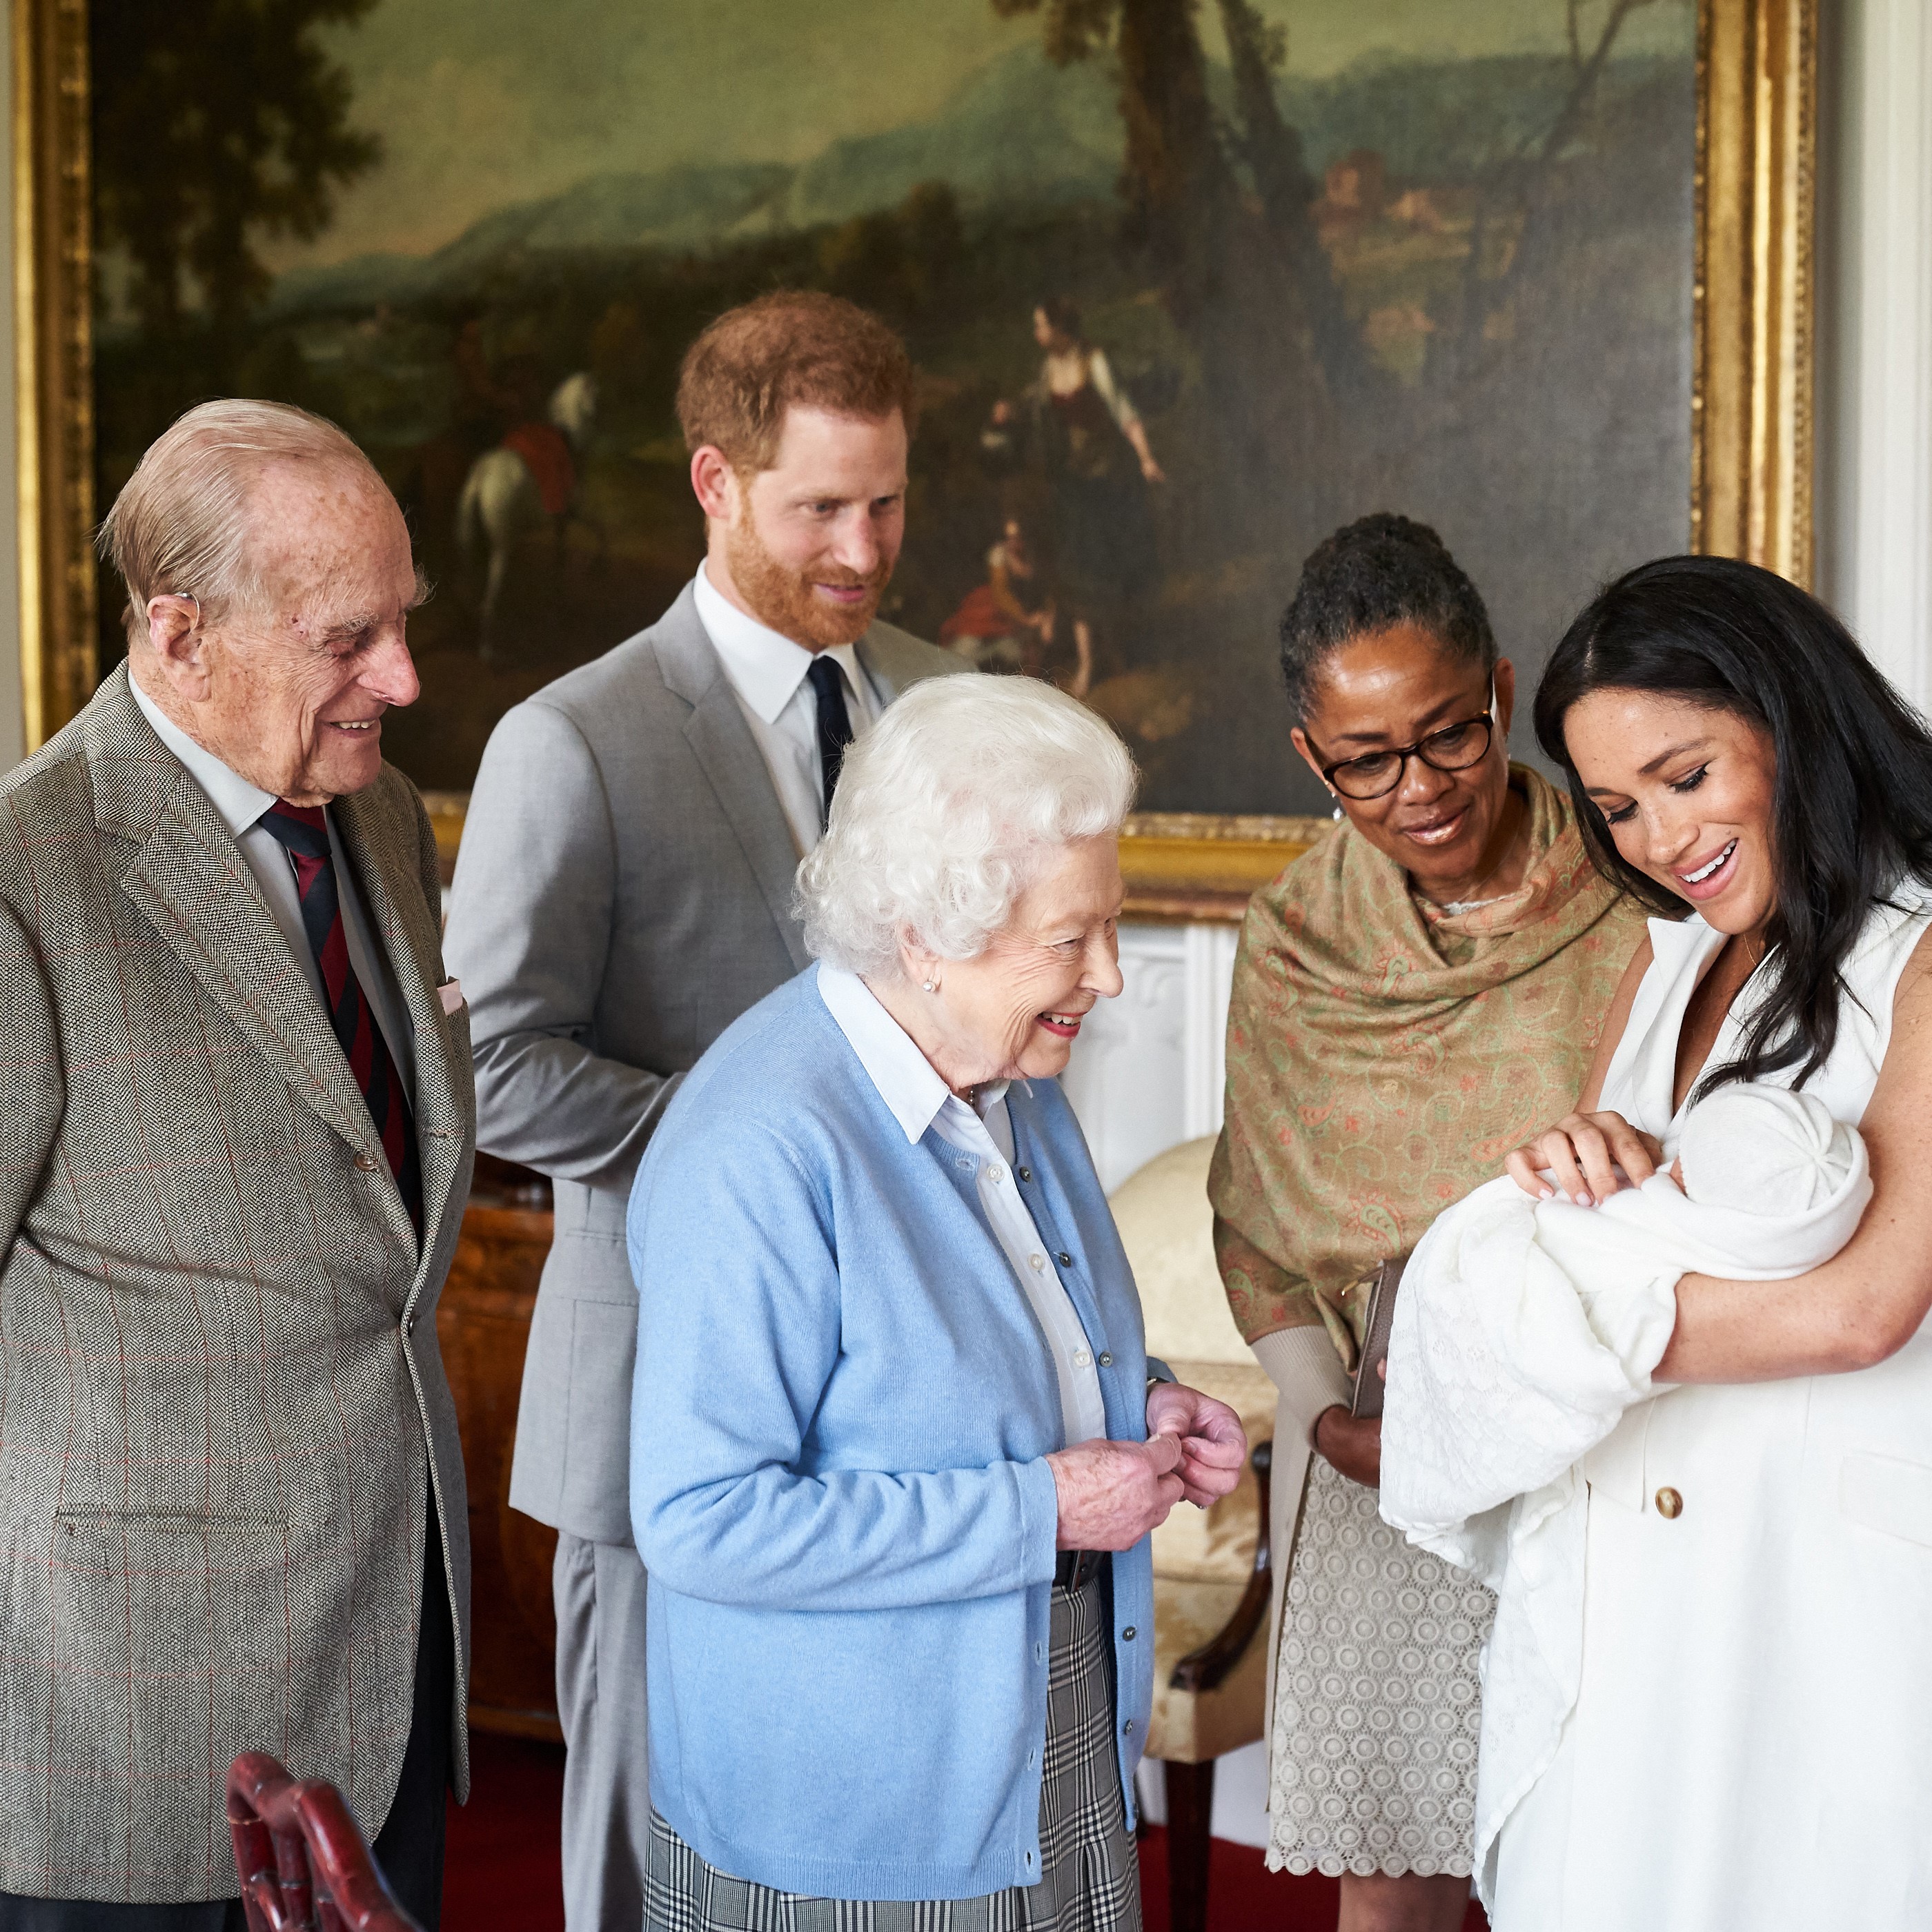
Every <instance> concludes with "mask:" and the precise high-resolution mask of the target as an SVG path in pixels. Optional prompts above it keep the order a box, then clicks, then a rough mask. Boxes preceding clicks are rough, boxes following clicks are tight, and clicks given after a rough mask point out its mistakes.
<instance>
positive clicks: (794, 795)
mask: <svg viewBox="0 0 1932 1932" xmlns="http://www.w3.org/2000/svg"><path fill="white" fill-rule="evenodd" d="M691 587H692V589H693V590H694V592H695V593H696V595H697V616H698V621H699V622H700V623H702V624H703V626H704V629H705V634H706V635H707V636H708V637H709V638H710V640H711V641H712V644H713V645H714V646H715V647H716V649H717V652H718V656H719V657H720V658H721V659H722V660H723V661H724V675H725V676H727V678H729V679H730V681H731V689H732V691H733V693H734V694H736V697H737V700H738V708H739V709H740V710H741V711H742V712H744V714H745V723H746V724H748V725H750V727H751V736H752V737H753V738H754V739H756V740H757V746H758V751H759V753H760V756H762V757H763V759H764V761H765V769H766V770H767V771H768V772H770V773H771V775H772V788H773V789H774V790H775V791H776V792H777V793H778V803H779V805H781V807H782V808H784V815H785V823H787V825H789V826H790V827H791V835H792V842H793V844H795V845H796V846H797V847H798V855H799V857H800V858H801V859H802V858H803V857H804V856H805V853H808V852H809V851H810V850H811V848H812V847H814V845H816V844H817V843H818V839H819V835H820V833H821V832H823V830H824V829H825V774H824V772H823V769H822V768H821V767H820V764H819V762H818V699H817V694H816V693H814V691H813V690H812V688H811V685H809V684H808V683H807V682H805V673H806V672H808V670H811V661H812V659H813V658H814V657H824V658H830V659H831V660H832V662H833V663H834V664H836V665H837V666H838V668H839V670H840V671H841V673H842V674H843V681H844V685H845V709H846V711H847V714H848V715H850V718H851V720H852V735H853V737H854V738H855V739H856V738H862V737H863V736H865V733H866V731H867V730H868V729H869V728H870V727H871V725H872V724H874V723H875V722H876V721H877V718H878V715H879V712H880V709H882V708H883V707H882V706H880V702H879V696H878V693H877V691H874V689H873V688H872V681H871V679H870V678H868V676H866V675H865V667H864V666H863V665H862V664H860V663H859V653H858V652H857V651H856V649H854V648H853V646H851V645H850V644H834V645H833V646H832V647H831V648H830V649H829V650H823V651H817V652H813V651H808V650H807V649H805V646H803V645H802V644H795V643H793V642H792V640H790V638H789V637H786V636H784V635H783V634H781V632H779V631H774V630H773V629H772V628H771V627H770V626H769V625H766V624H761V623H760V622H758V620H757V618H755V617H750V616H746V615H745V613H744V612H743V611H742V610H739V608H738V607H737V605H736V604H733V603H732V602H731V601H730V600H729V599H728V598H727V597H726V596H725V595H724V593H723V592H721V591H720V590H718V589H717V588H716V587H715V586H714V585H713V584H712V581H711V578H710V575H709V571H707V570H706V568H705V566H704V565H702V564H700V565H699V566H698V570H697V577H695V578H694V580H693V583H692V586H691Z"/></svg>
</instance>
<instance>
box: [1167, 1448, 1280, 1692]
mask: <svg viewBox="0 0 1932 1932" xmlns="http://www.w3.org/2000/svg"><path fill="white" fill-rule="evenodd" d="M1248 1460H1249V1461H1250V1463H1252V1464H1253V1466H1254V1472H1255V1487H1256V1490H1257V1491H1258V1492H1259V1501H1260V1503H1261V1516H1262V1520H1261V1526H1260V1528H1259V1529H1258V1530H1257V1531H1256V1535H1255V1567H1254V1569H1253V1571H1252V1572H1251V1573H1250V1576H1249V1577H1248V1587H1247V1589H1245V1590H1244V1591H1243V1592H1241V1601H1240V1602H1239V1603H1238V1604H1236V1605H1235V1613H1234V1615H1233V1616H1231V1617H1230V1618H1229V1619H1228V1621H1227V1622H1226V1624H1224V1625H1223V1626H1222V1627H1221V1628H1220V1630H1219V1631H1217V1632H1216V1633H1215V1634H1214V1636H1212V1637H1210V1638H1209V1639H1208V1641H1207V1642H1206V1643H1204V1644H1202V1646H1200V1648H1199V1649H1196V1650H1190V1652H1188V1653H1187V1655H1186V1656H1185V1657H1184V1658H1182V1659H1181V1661H1180V1662H1179V1663H1178V1664H1176V1665H1175V1667H1174V1674H1173V1676H1172V1677H1170V1678H1169V1679H1168V1682H1169V1685H1171V1686H1172V1688H1174V1689H1175V1690H1176V1691H1212V1690H1215V1689H1217V1688H1218V1687H1219V1686H1220V1685H1221V1684H1222V1683H1223V1682H1224V1681H1225V1680H1226V1678H1227V1676H1228V1674H1229V1672H1231V1671H1232V1670H1233V1669H1234V1667H1235V1665H1236V1664H1238V1663H1240V1662H1241V1659H1242V1658H1243V1657H1244V1655H1246V1654H1247V1648H1248V1646H1249V1645H1250V1643H1253V1641H1254V1637H1255V1632H1256V1631H1257V1630H1259V1628H1261V1626H1262V1624H1263V1622H1265V1621H1266V1619H1267V1617H1268V1598H1269V1596H1270V1595H1271V1592H1272V1591H1273V1589H1274V1577H1273V1575H1272V1574H1271V1572H1272V1564H1271V1552H1270V1550H1269V1548H1268V1471H1269V1469H1270V1467H1271V1466H1272V1464H1273V1463H1274V1444H1273V1443H1271V1442H1261V1443H1257V1444H1256V1446H1255V1453H1254V1454H1253V1456H1251V1457H1250V1458H1249V1459H1248Z"/></svg>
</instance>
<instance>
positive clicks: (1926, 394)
mask: <svg viewBox="0 0 1932 1932" xmlns="http://www.w3.org/2000/svg"><path fill="white" fill-rule="evenodd" d="M1821 11H1822V14H1823V20H1822V28H1823V33H1822V41H1823V45H1822V55H1823V72H1822V74H1821V77H1820V79H1821V87H1820V93H1821V96H1822V99H1821V102H1820V143H1819V148H1820V151H1819V205H1818V234H1819V251H1818V253H1819V271H1820V287H1819V302H1818V350H1819V359H1818V390H1817V410H1818V429H1819V436H1818V478H1817V484H1818V495H1817V510H1818V538H1819V544H1818V566H1819V567H1818V578H1819V584H1818V587H1819V589H1820V592H1821V593H1822V595H1823V596H1824V597H1825V598H1826V601H1828V602H1829V603H1831V604H1833V605H1834V606H1835V607H1836V608H1837V609H1838V611H1839V612H1840V613H1841V614H1842V615H1843V616H1844V617H1845V618H1846V620H1847V621H1848V622H1849V623H1850V625H1851V626H1852V629H1853V630H1854V631H1855V632H1856V633H1857V634H1858V637H1860V639H1861V640H1862V642H1863V643H1864V646H1865V648H1866V649H1867V650H1869V651H1870V652H1871V654H1872V655H1873V657H1874V658H1876V660H1877V661H1878V662H1879V664H1881V665H1882V667H1884V669H1885V671H1886V672H1887V673H1888V674H1889V675H1890V676H1891V679H1893V681H1894V682H1895V683H1896V684H1897V685H1898V686H1899V688H1900V689H1901V690H1902V691H1904V692H1905V693H1906V695H1907V696H1908V697H1910V698H1911V699H1912V701H1913V702H1914V703H1916V704H1918V706H1921V708H1924V707H1927V706H1932V5H1928V4H1927V0H1824V5H1823V8H1822V10H1821Z"/></svg>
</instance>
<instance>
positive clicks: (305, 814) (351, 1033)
mask: <svg viewBox="0 0 1932 1932" xmlns="http://www.w3.org/2000/svg"><path fill="white" fill-rule="evenodd" d="M260 824H261V826H262V828H263V830H264V831H266V832H269V834H270V835H272V836H273V837H274V838H278V839H280V840H281V842H282V844H284V845H285V846H287V847H288V853H289V856H290V858H291V859H293V860H294V862H295V868H296V889H297V890H298V892H300V894H301V895H302V925H303V926H304V927H305V929H306V930H307V932H308V943H309V945H310V947H311V948H312V949H313V950H314V953H315V961H316V964H317V965H318V966H319V967H320V968H321V969H322V984H323V991H324V992H326V995H328V1005H329V1025H331V1026H332V1027H333V1028H335V1037H336V1039H337V1040H338V1043H340V1044H341V1048H342V1051H343V1053H344V1055H345V1056H346V1057H347V1060H348V1061H349V1070H350V1072H351V1073H353V1074H354V1075H355V1076H356V1085H358V1086H359V1087H360V1088H362V1098H363V1099H364V1100H365V1101H366V1102H367V1103H368V1108H369V1118H370V1119H371V1121H374V1123H375V1124H376V1132H377V1136H379V1137H380V1139H381V1141H382V1143H383V1153H384V1154H386V1155H387V1156H388V1157H389V1172H391V1173H392V1174H393V1175H395V1177H396V1185H397V1187H398V1188H400V1189H401V1190H402V1196H403V1205H404V1206H405V1207H406V1208H408V1209H409V1211H410V1220H411V1221H412V1222H413V1223H415V1224H416V1239H417V1240H418V1241H421V1240H422V1226H423V1209H422V1165H421V1163H420V1162H419V1160H418V1158H417V1154H416V1129H415V1126H414V1124H413V1122H412V1121H410V1103H409V1097H408V1096H407V1094H404V1091H403V1083H402V1082H401V1079H398V1077H397V1073H396V1063H395V1061H394V1060H393V1059H392V1058H390V1055H389V1043H387V1042H386V1040H384V1039H383V1030H382V1028H380V1027H379V1026H377V1024H376V1016H375V1015H374V1013H372V1012H371V1010H370V1008H369V1002H368V1000H367V999H366V998H364V996H363V992H362V983H361V982H360V981H359V980H357V978H356V969H355V968H354V967H353V966H352V965H350V961H349V941H348V937H347V935H346V934H345V933H344V931H343V929H342V901H341V895H340V894H339V893H338V892H337V890H336V883H335V855H334V854H333V853H332V851H331V850H330V849H329V820H328V819H327V818H326V817H324V816H323V808H322V807H321V806H320V805H291V804H290V803H289V802H288V800H287V799H280V798H278V799H276V801H275V803H274V804H273V805H270V806H269V808H268V810H267V811H265V812H263V814H262V816H261V819H260Z"/></svg>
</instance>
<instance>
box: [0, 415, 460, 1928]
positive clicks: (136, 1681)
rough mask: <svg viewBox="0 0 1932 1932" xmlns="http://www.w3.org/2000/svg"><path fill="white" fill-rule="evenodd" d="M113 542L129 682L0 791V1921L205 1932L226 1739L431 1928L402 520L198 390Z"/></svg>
mask: <svg viewBox="0 0 1932 1932" xmlns="http://www.w3.org/2000/svg"><path fill="white" fill-rule="evenodd" d="M105 537H106V541H107V548H108V550H109V553H110V555H111V556H112V557H113V560H114V562H115V564H116V565H117V566H118V568H119V569H120V571H121V574H122V576H123V577H124V580H125V582H126V583H127V593H128V603H127V632H128V639H129V654H128V663H127V666H126V667H124V668H122V669H121V670H116V671H115V673H113V675H112V676H110V678H109V679H107V682H105V683H104V685H102V686H101V690H100V691H99V692H98V694H96V695H95V698H94V699H93V700H92V703H89V706H87V708H86V710H85V711H84V712H83V713H82V714H81V715H80V717H79V718H77V719H76V720H75V721H74V723H73V724H71V725H70V726H68V728H67V729H66V730H64V731H62V733H60V735H59V736H58V737H56V738H55V739H54V740H53V741H52V742H51V743H50V744H49V745H47V746H46V748H45V749H43V751H40V753H39V754H37V756H35V757H32V758H31V759H29V760H28V761H27V762H26V763H25V764H23V765H22V766H20V767H19V768H18V769H17V770H16V771H14V772H13V773H11V774H10V775H9V776H8V777H7V778H6V779H5V782H4V784H0V1054H4V1055H5V1063H6V1067H7V1105H6V1106H5V1108H4V1109H0V1244H4V1245H0V1257H3V1258H0V1523H4V1526H5V1541H6V1547H7V1556H8V1559H9V1560H8V1562H7V1582H6V1586H5V1587H6V1592H7V1594H6V1598H5V1624H4V1626H0V1932H13V1929H14V1928H19V1932H26V1928H29V1927H31V1928H34V1932H41V1928H56V1927H57V1928H61V1932H66V1929H67V1928H70V1927H89V1928H93V1927H102V1928H107V1927H113V1928H115V1932H203V1928H206V1932H213V1928H214V1927H231V1928H233V1927H239V1926H240V1925H241V1924H242V1915H241V1912H240V1909H239V1906H237V1904H236V1903H235V1900H234V1896H233V1895H234V1894H235V1892H236V1889H237V1887H236V1876H235V1872H234V1868H233V1862H232V1859H231V1855H230V1852H229V1841H228V1832H227V1829H226V1824H225V1823H224V1817H223V1778H224V1775H225V1774H226V1770H227V1767H228V1765H229V1761H230V1760H232V1759H233V1757H235V1755H236V1754H237V1753H238V1752H239V1751H244V1750H248V1749H251V1748H254V1749H263V1750H266V1751H271V1752H273V1753H275V1754H276V1755H277V1756H278V1757H281V1758H282V1759H284V1760H285V1761H286V1762H287V1763H288V1764H289V1765H290V1767H291V1768H292V1769H293V1770H294V1771H295V1772H296V1773H297V1774H298V1775H305V1776H315V1777H321V1778H330V1779H333V1780H334V1781H336V1782H337V1783H338V1784H340V1785H341V1787H342V1788H343V1789H344V1791H345V1793H347V1796H348V1798H349V1800H350V1804H351V1805H353V1808H354V1809H355V1811H356V1814H357V1815H358V1817H359V1818H360V1819H361V1820H362V1823H363V1825H364V1826H365V1829H366V1830H367V1831H368V1832H371V1834H372V1835H376V1837H375V1843H376V1849H377V1856H378V1858H379V1860H380V1861H383V1864H384V1865H385V1868H386V1870H387V1871H388V1873H389V1877H390V1880H391V1882H392V1885H394V1886H395V1889H396V1891H397V1892H398V1895H399V1897H401V1899H402V1900H403V1902H404V1903H405V1904H406V1905H407V1906H408V1907H409V1909H410V1910H412V1911H413V1912H414V1913H415V1914H416V1917H417V1918H419V1919H420V1920H422V1921H423V1922H424V1923H425V1924H426V1925H428V1926H432V1927H433V1926H434V1924H435V1922H436V1919H437V1912H438V1909H439V1906H440V1894H441V1886H442V1862H443V1807H444V1802H445V1793H446V1789H447V1788H448V1787H449V1785H451V1784H454V1785H455V1787H456V1788H457V1790H458V1793H459V1795H460V1793H461V1792H462V1790H463V1787H464V1785H465V1784H466V1737H465V1732H464V1727H463V1685H464V1682H465V1679H466V1670H465V1667H464V1663H463V1658H464V1655H465V1637H464V1631H465V1626H466V1622H467V1616H468V1598H469V1553H468V1547H467V1539H466V1533H465V1500H464V1493H463V1469H462V1463H461V1460H460V1451H459V1448H458V1441H457V1433H456V1423H455V1415H454V1412H453V1410H452V1406H451V1402H450V1395H449V1386H448V1384H447V1383H446V1381H445V1379H444V1376H443V1365H442V1363H441V1361H440V1358H439V1356H438V1354H437V1341H436V1325H435V1310H436V1303H437V1295H438V1293H439V1292H440V1289H441V1286H442V1283H443V1276H444V1274H445V1272H446V1270H447V1269H448V1268H449V1259H450V1254H451V1251H452V1248H453V1247H454V1245H455V1240H456V1235H457V1228H458V1220H459V1219H460V1216H461V1213H462V1210H463V1199H464V1196H465V1195H466V1192H467V1190H468V1187H469V1169H470V1163H471V1160H472V1151H473V1146H474V1138H475V1101H474V1096H473V1091H472V1085H471V1079H470V1073H469V1037H468V1029H467V1017H466V1014H465V1013H464V1012H463V1007H462V1004H461V1000H460V995H459V994H458V991H457V989H456V987H455V985H454V983H451V982H449V981H448V980H447V978H446V975H445V974H444V972H443V967H442V961H441V957H440V938H439V934H438V927H437V866H436V853H435V847H434V843H433V841H432V838H431V832H430V827H429V823H428V819H427V817H425V813H424V811H423V808H422V803H421V802H420V801H419V799H418V798H417V797H416V793H415V792H414V791H413V789H412V788H411V787H410V784H409V781H407V779H406V778H404V777H402V776H401V774H400V773H398V772H396V771H395V770H394V769H392V768H391V767H390V766H387V765H386V764H385V763H383V756H382V726H381V718H382V715H383V712H384V711H385V710H386V709H387V708H388V707H389V706H390V705H392V704H407V703H409V702H410V700H412V699H413V697H415V696H416V688H417V687H416V674H415V672H414V670H413V668H412V667H411V665H410V657H409V652H408V649H407V646H406V645H405V643H404V619H405V615H406V613H407V611H408V610H409V609H410V607H412V606H413V604H415V603H416V601H417V598H418V591H417V587H416V586H417V580H416V572H415V569H414V568H413V564H412V562H411V559H410V541H409V535H408V532H407V529H405V527H404V523H403V520H402V517H401V514H400V513H399V512H398V509H397V507H396V505H395V501H394V499H392V497H391V496H390V495H389V492H388V490H386V489H385V488H384V487H383V484H382V482H381V481H380V479H379V478H377V475H376V473H375V472H374V470H373V469H371V467H370V466H369V464H368V462H367V461H366V460H365V458H363V457H362V454H361V453H360V452H359V451H358V450H357V449H356V447H355V446H354V445H353V443H350V441H349V440H348V439H347V437H344V436H343V435H342V434H341V433H340V432H339V431H336V430H335V429H334V428H332V427H331V426H329V425H327V424H325V423H323V422H319V421H317V419H314V418H312V417H309V416H305V415H303V414H302V413H301V412H299V411H298V410H290V409H285V408H282V407H279V406H276V405H273V404H257V403H214V404H204V405H202V407H200V408H199V409H197V410H193V411H191V412H190V413H189V414H188V415H187V416H185V417H184V418H183V419H181V421H180V422H178V423H177V424H175V426H174V427H173V428H172V429H171V430H169V431H168V432H167V433H166V434H165V435H164V436H163V437H161V438H160V440H159V441H158V442H157V443H156V444H155V445H154V447H153V448H152V449H150V450H149V451H148V454H147V455H146V457H145V458H144V459H143V460H142V464H141V466H140V468H139V469H138V470H137V471H136V473H135V475H134V476H133V478H132V479H131V480H130V482H129V483H128V484H127V487H126V489H125V490H124V491H123V492H122V493H121V498H120V499H119V501H118V502H117V503H116V504H115V508H114V511H113V514H112V515H111V516H110V518H109V520H108V523H107V526H106V530H105Z"/></svg>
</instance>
